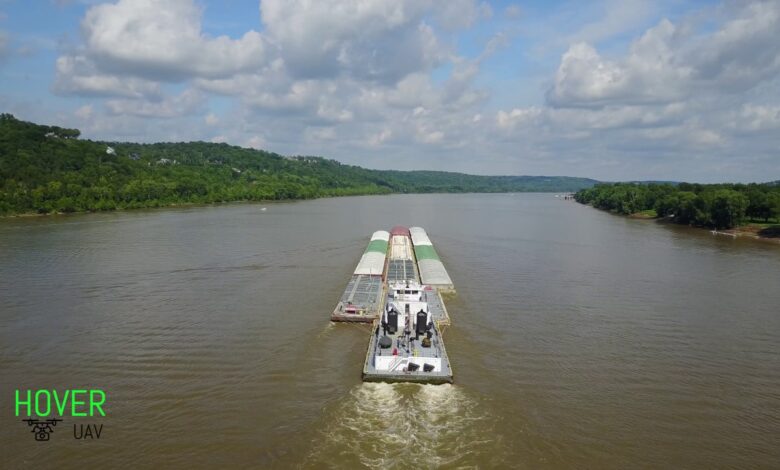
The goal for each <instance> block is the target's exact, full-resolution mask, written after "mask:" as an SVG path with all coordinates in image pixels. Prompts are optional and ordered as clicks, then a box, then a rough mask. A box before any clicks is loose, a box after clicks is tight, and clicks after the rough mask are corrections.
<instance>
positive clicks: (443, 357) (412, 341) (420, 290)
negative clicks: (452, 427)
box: [363, 279, 452, 384]
mask: <svg viewBox="0 0 780 470" xmlns="http://www.w3.org/2000/svg"><path fill="white" fill-rule="evenodd" d="M431 292H433V291H431V290H430V289H429V288H427V287H426V286H425V285H422V284H420V283H419V282H417V281H416V280H414V279H407V280H405V281H393V282H390V283H389V284H388V290H387V297H386V300H385V303H384V308H383V311H382V315H381V317H380V318H379V319H378V320H377V321H376V322H374V327H373V331H372V334H371V339H370V340H369V346H368V352H367V354H366V361H365V365H364V367H363V380H364V381H368V382H376V381H384V382H422V383H437V384H440V383H452V368H451V367H450V361H449V358H448V357H447V351H446V350H445V348H444V342H443V341H442V337H441V331H440V327H439V325H438V324H437V323H438V322H437V321H436V320H435V318H434V316H433V314H432V313H431V309H430V307H429V305H428V302H427V301H426V300H427V295H429V294H430V293H431Z"/></svg>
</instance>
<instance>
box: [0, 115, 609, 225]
mask: <svg viewBox="0 0 780 470" xmlns="http://www.w3.org/2000/svg"><path fill="white" fill-rule="evenodd" d="M79 136H80V132H79V131H78V130H76V129H65V128H60V127H56V126H43V125H38V124H34V123H30V122H24V121H20V120H17V119H16V118H14V117H13V116H12V115H10V114H3V115H0V214H2V215H8V214H20V213H49V212H75V211H95V210H114V209H124V208H140V207H160V206H167V205H172V204H180V203H214V202H227V201H240V200H248V201H259V200H283V199H307V198H316V197H325V196H345V195H357V194H387V193H424V192H520V191H576V190H579V189H582V188H587V187H590V186H592V185H593V184H595V183H596V181H594V180H590V179H587V178H569V177H544V176H474V175H465V174H461V173H450V172H437V171H379V170H368V169H364V168H361V167H357V166H352V165H343V164H341V163H339V162H337V161H335V160H328V159H325V158H320V157H284V156H281V155H278V154H275V153H271V152H265V151H262V150H254V149H247V148H241V147H236V146H231V145H227V144H215V143H205V142H188V143H158V144H135V143H118V142H94V141H90V140H81V139H79Z"/></svg>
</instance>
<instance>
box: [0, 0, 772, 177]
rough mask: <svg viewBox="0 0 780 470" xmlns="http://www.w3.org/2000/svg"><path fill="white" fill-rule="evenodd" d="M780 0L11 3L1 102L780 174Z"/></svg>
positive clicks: (319, 147) (458, 154)
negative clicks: (694, 0) (692, 0)
mask: <svg viewBox="0 0 780 470" xmlns="http://www.w3.org/2000/svg"><path fill="white" fill-rule="evenodd" d="M778 75H780V1H778V0H769V1H766V0H765V1H758V0H756V1H749V0H745V1H713V2H683V1H676V0H661V1H643V0H623V1H618V0H600V1H593V2H577V1H570V2H543V1H537V2H508V1H507V2H503V1H502V2H498V1H496V2H481V1H478V0H449V1H444V0H441V1H437V0H359V1H357V0H356V1H350V2H346V1H336V0H319V1H312V0H263V1H261V2H258V1H256V0H255V1H250V0H225V1H221V2H218V1H213V2H212V1H199V0H166V1H162V0H115V1H111V2H101V1H97V0H81V1H80V0H52V1H48V0H38V1H35V0H33V1H16V0H0V83H2V87H1V88H0V110H1V111H3V112H11V113H13V114H15V115H16V116H17V117H19V118H21V119H27V120H33V121H36V122H42V123H51V124H58V125H63V126H70V127H77V128H79V129H81V130H82V133H83V135H84V137H85V138H93V139H106V140H131V141H143V142H154V141H183V140H204V141H213V142H228V143H231V144H235V145H242V146H251V147H256V148H264V149H268V150H272V151H276V152H279V153H283V154H301V155H323V156H326V157H330V158H335V159H337V160H340V161H342V162H346V163H352V164H358V165H362V166H366V167H370V168H400V169H442V170H453V171H465V172H470V173H479V174H547V175H552V174H555V175H573V176H588V177H593V178H598V179H606V180H621V179H630V180H635V179H675V180H689V181H701V182H716V181H767V180H773V179H780V154H779V153H778V152H780V150H778V149H780V145H779V144H780V86H778V85H780V81H779V79H778Z"/></svg>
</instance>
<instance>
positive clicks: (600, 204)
mask: <svg viewBox="0 0 780 470" xmlns="http://www.w3.org/2000/svg"><path fill="white" fill-rule="evenodd" d="M574 199H575V200H576V201H578V202H580V203H583V204H591V205H592V206H594V207H597V208H599V209H605V210H609V211H613V212H616V213H619V214H625V215H630V214H635V213H638V212H643V211H654V213H655V214H654V215H655V216H657V217H667V218H669V219H671V220H673V221H675V222H677V223H681V224H688V225H697V226H705V227H714V228H717V229H728V228H733V227H736V226H739V225H742V224H744V223H745V222H746V221H747V220H748V219H752V220H759V221H763V222H769V221H770V219H774V221H775V222H779V221H780V182H774V183H765V184H755V183H754V184H691V183H679V184H668V183H667V184H643V183H609V184H597V185H595V186H593V187H592V188H588V189H583V190H580V191H578V192H577V193H576V194H575V195H574Z"/></svg>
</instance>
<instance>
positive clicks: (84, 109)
mask: <svg viewBox="0 0 780 470" xmlns="http://www.w3.org/2000/svg"><path fill="white" fill-rule="evenodd" d="M93 112H94V110H93V109H92V105H89V104H85V105H84V106H81V107H79V108H78V109H76V111H74V112H73V114H74V115H75V116H76V117H77V118H79V119H82V120H85V121H88V120H89V119H90V118H92V113H93Z"/></svg>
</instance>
